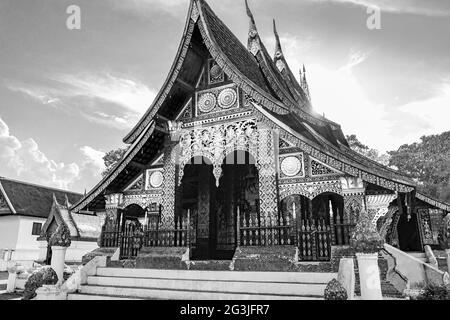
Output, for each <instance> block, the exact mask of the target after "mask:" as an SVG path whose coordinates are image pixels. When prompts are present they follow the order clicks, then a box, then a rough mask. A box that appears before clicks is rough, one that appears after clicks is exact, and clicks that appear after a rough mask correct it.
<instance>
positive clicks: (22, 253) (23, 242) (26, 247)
mask: <svg viewBox="0 0 450 320" xmlns="http://www.w3.org/2000/svg"><path fill="white" fill-rule="evenodd" d="M18 218H19V230H18V239H17V245H16V248H15V252H14V254H13V258H12V259H13V260H15V261H34V260H38V258H39V242H38V241H37V238H38V237H39V236H38V235H36V236H33V235H32V234H31V231H32V230H33V223H34V222H37V223H41V224H42V225H44V223H45V221H46V219H45V218H35V217H22V216H19V217H18Z"/></svg>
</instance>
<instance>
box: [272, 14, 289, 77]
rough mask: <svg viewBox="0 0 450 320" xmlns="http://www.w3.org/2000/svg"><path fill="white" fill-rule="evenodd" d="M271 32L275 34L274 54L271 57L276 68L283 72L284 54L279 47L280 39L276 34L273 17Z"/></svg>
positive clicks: (284, 66)
mask: <svg viewBox="0 0 450 320" xmlns="http://www.w3.org/2000/svg"><path fill="white" fill-rule="evenodd" d="M273 33H274V34H275V56H274V58H273V61H274V62H275V65H276V66H277V68H278V70H279V71H280V72H283V70H284V69H285V68H286V64H285V63H284V61H283V58H284V54H283V50H282V49H281V41H280V36H279V35H278V31H277V24H276V22H275V19H273Z"/></svg>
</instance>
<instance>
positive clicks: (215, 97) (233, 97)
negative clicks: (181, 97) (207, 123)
mask: <svg viewBox="0 0 450 320" xmlns="http://www.w3.org/2000/svg"><path fill="white" fill-rule="evenodd" d="M196 102H197V105H196V116H201V115H205V114H211V113H216V112H221V111H228V110H232V109H236V108H239V106H240V98H239V90H238V88H237V86H236V85H235V84H230V85H226V86H222V87H217V88H213V89H207V90H202V91H199V92H197V93H196Z"/></svg>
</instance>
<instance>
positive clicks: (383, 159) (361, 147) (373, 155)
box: [346, 134, 389, 166]
mask: <svg viewBox="0 0 450 320" xmlns="http://www.w3.org/2000/svg"><path fill="white" fill-rule="evenodd" d="M346 138H347V142H348V144H349V145H350V148H351V149H352V150H353V151H356V152H358V153H359V154H361V155H363V156H365V157H367V158H369V159H372V160H374V161H376V162H378V163H380V164H382V165H384V166H387V165H388V164H389V155H388V154H386V153H383V154H380V152H379V151H378V150H377V149H372V148H370V147H368V146H366V145H365V144H363V143H362V142H361V141H359V140H358V138H357V137H356V135H354V134H352V135H350V136H346Z"/></svg>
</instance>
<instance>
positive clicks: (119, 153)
mask: <svg viewBox="0 0 450 320" xmlns="http://www.w3.org/2000/svg"><path fill="white" fill-rule="evenodd" d="M127 150H128V148H118V149H114V150H111V151H109V152H108V153H106V154H105V156H104V157H103V161H104V162H105V167H106V169H105V170H104V171H103V172H102V176H103V177H104V176H106V175H107V174H108V173H109V172H110V171H111V170H112V169H113V168H114V167H115V165H116V164H117V162H119V160H120V159H122V157H123V156H124V154H125V153H126V152H127Z"/></svg>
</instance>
